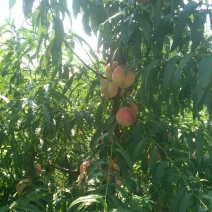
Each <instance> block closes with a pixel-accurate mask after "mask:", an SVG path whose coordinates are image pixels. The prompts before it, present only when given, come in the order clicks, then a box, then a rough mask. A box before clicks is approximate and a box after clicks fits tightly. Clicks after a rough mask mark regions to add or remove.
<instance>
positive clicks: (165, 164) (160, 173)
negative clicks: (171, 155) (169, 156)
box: [155, 161, 169, 182]
mask: <svg viewBox="0 0 212 212" xmlns="http://www.w3.org/2000/svg"><path fill="white" fill-rule="evenodd" d="M168 166H169V165H168V162H167V161H163V162H162V163H161V164H160V165H159V166H158V168H157V170H156V172H155V181H156V182H157V181H160V179H161V178H162V177H163V176H164V175H165V173H166V169H167V168H168Z"/></svg>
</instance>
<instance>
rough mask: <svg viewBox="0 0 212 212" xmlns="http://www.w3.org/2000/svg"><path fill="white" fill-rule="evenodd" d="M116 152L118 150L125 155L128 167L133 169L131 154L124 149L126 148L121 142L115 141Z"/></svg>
mask: <svg viewBox="0 0 212 212" xmlns="http://www.w3.org/2000/svg"><path fill="white" fill-rule="evenodd" d="M116 146H117V147H116ZM114 152H118V153H119V154H120V155H121V156H122V157H123V159H124V160H125V162H126V163H127V165H128V167H129V169H130V170H131V171H132V170H133V164H132V161H131V159H130V157H129V155H128V154H127V153H126V151H125V150H124V148H123V147H122V146H121V145H120V144H118V143H114Z"/></svg>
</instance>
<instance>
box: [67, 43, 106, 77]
mask: <svg viewBox="0 0 212 212" xmlns="http://www.w3.org/2000/svg"><path fill="white" fill-rule="evenodd" d="M64 43H65V45H66V47H67V48H69V49H70V50H71V51H72V52H73V54H74V55H75V56H76V57H77V59H78V60H79V61H80V62H81V63H82V64H83V65H84V66H85V67H86V68H88V69H89V70H91V71H92V72H93V73H95V74H96V75H98V76H100V77H101V78H103V79H107V78H106V77H104V76H103V75H102V74H100V73H98V72H97V71H96V70H94V69H93V68H91V67H90V66H89V65H87V64H86V63H85V62H84V61H83V60H82V59H81V58H80V57H79V56H78V55H77V54H76V52H74V50H73V49H72V48H71V47H70V46H69V44H68V42H67V41H66V40H64Z"/></svg>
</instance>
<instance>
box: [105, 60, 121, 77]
mask: <svg viewBox="0 0 212 212" xmlns="http://www.w3.org/2000/svg"><path fill="white" fill-rule="evenodd" d="M118 66H119V62H118V61H113V62H112V63H108V64H107V65H106V66H105V75H106V77H107V78H108V79H109V80H112V73H113V71H114V69H115V68H116V67H118Z"/></svg>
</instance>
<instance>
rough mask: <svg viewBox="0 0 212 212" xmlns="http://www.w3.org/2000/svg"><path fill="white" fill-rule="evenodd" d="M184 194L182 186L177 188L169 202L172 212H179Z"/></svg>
mask: <svg viewBox="0 0 212 212" xmlns="http://www.w3.org/2000/svg"><path fill="white" fill-rule="evenodd" d="M184 195H185V188H183V187H181V188H179V190H178V191H177V193H176V194H175V197H174V199H173V201H172V204H171V208H172V211H173V212H181V211H180V210H179V206H180V203H181V200H182V199H183V197H184Z"/></svg>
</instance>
